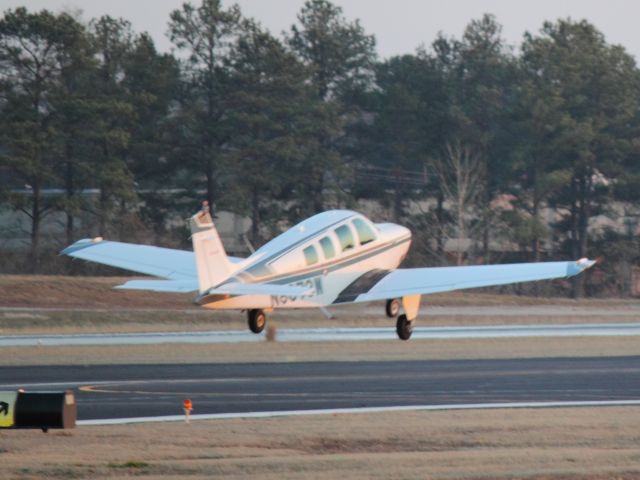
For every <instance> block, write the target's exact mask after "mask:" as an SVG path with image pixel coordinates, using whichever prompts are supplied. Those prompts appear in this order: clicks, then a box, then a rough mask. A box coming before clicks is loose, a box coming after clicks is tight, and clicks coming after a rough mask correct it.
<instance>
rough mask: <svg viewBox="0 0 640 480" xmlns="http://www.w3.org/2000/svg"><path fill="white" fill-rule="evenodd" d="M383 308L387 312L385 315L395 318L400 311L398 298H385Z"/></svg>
mask: <svg viewBox="0 0 640 480" xmlns="http://www.w3.org/2000/svg"><path fill="white" fill-rule="evenodd" d="M384 309H385V311H386V312H387V317H389V318H396V317H397V316H398V314H399V313H400V300H399V299H398V298H391V299H389V300H387V305H386V306H385V307H384Z"/></svg>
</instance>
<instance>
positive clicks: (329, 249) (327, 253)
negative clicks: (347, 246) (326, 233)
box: [320, 237, 336, 260]
mask: <svg viewBox="0 0 640 480" xmlns="http://www.w3.org/2000/svg"><path fill="white" fill-rule="evenodd" d="M320 246H321V247H322V251H323V252H324V258H326V259H327V260H329V259H330V258H333V257H335V256H336V249H335V248H334V247H333V242H332V241H331V239H330V238H329V237H322V238H321V239H320Z"/></svg>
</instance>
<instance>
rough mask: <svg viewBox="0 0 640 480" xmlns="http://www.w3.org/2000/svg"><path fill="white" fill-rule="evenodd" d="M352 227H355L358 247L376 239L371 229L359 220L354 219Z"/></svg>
mask: <svg viewBox="0 0 640 480" xmlns="http://www.w3.org/2000/svg"><path fill="white" fill-rule="evenodd" d="M353 226H354V227H356V232H358V239H359V240H360V245H366V244H367V243H369V242H373V241H374V240H375V239H376V234H375V233H374V232H373V230H372V228H371V227H370V226H369V225H368V224H367V222H365V221H364V220H363V219H361V218H356V219H354V220H353Z"/></svg>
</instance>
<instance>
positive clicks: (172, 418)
mask: <svg viewBox="0 0 640 480" xmlns="http://www.w3.org/2000/svg"><path fill="white" fill-rule="evenodd" d="M634 405H640V400H610V401H584V402H516V403H470V404H462V405H461V404H451V405H407V406H396V407H365V408H331V409H319V410H283V411H277V412H245V413H212V414H203V415H191V416H190V417H189V418H190V420H224V419H232V418H271V417H295V416H304V415H334V414H343V413H381V412H408V411H425V410H427V411H438V410H494V409H500V408H568V407H623V406H634ZM153 422H184V415H167V416H162V417H136V418H107V419H102V420H80V421H78V422H77V424H78V425H79V426H90V425H126V424H130V423H153Z"/></svg>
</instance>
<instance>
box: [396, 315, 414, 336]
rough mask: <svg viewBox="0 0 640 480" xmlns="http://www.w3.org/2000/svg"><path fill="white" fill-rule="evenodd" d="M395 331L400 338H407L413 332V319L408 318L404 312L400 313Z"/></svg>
mask: <svg viewBox="0 0 640 480" xmlns="http://www.w3.org/2000/svg"><path fill="white" fill-rule="evenodd" d="M396 332H397V333H398V338H399V339H400V340H409V339H410V338H411V334H412V333H413V320H408V319H407V316H406V315H405V314H404V313H403V314H402V315H400V316H399V317H398V321H397V322H396Z"/></svg>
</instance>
